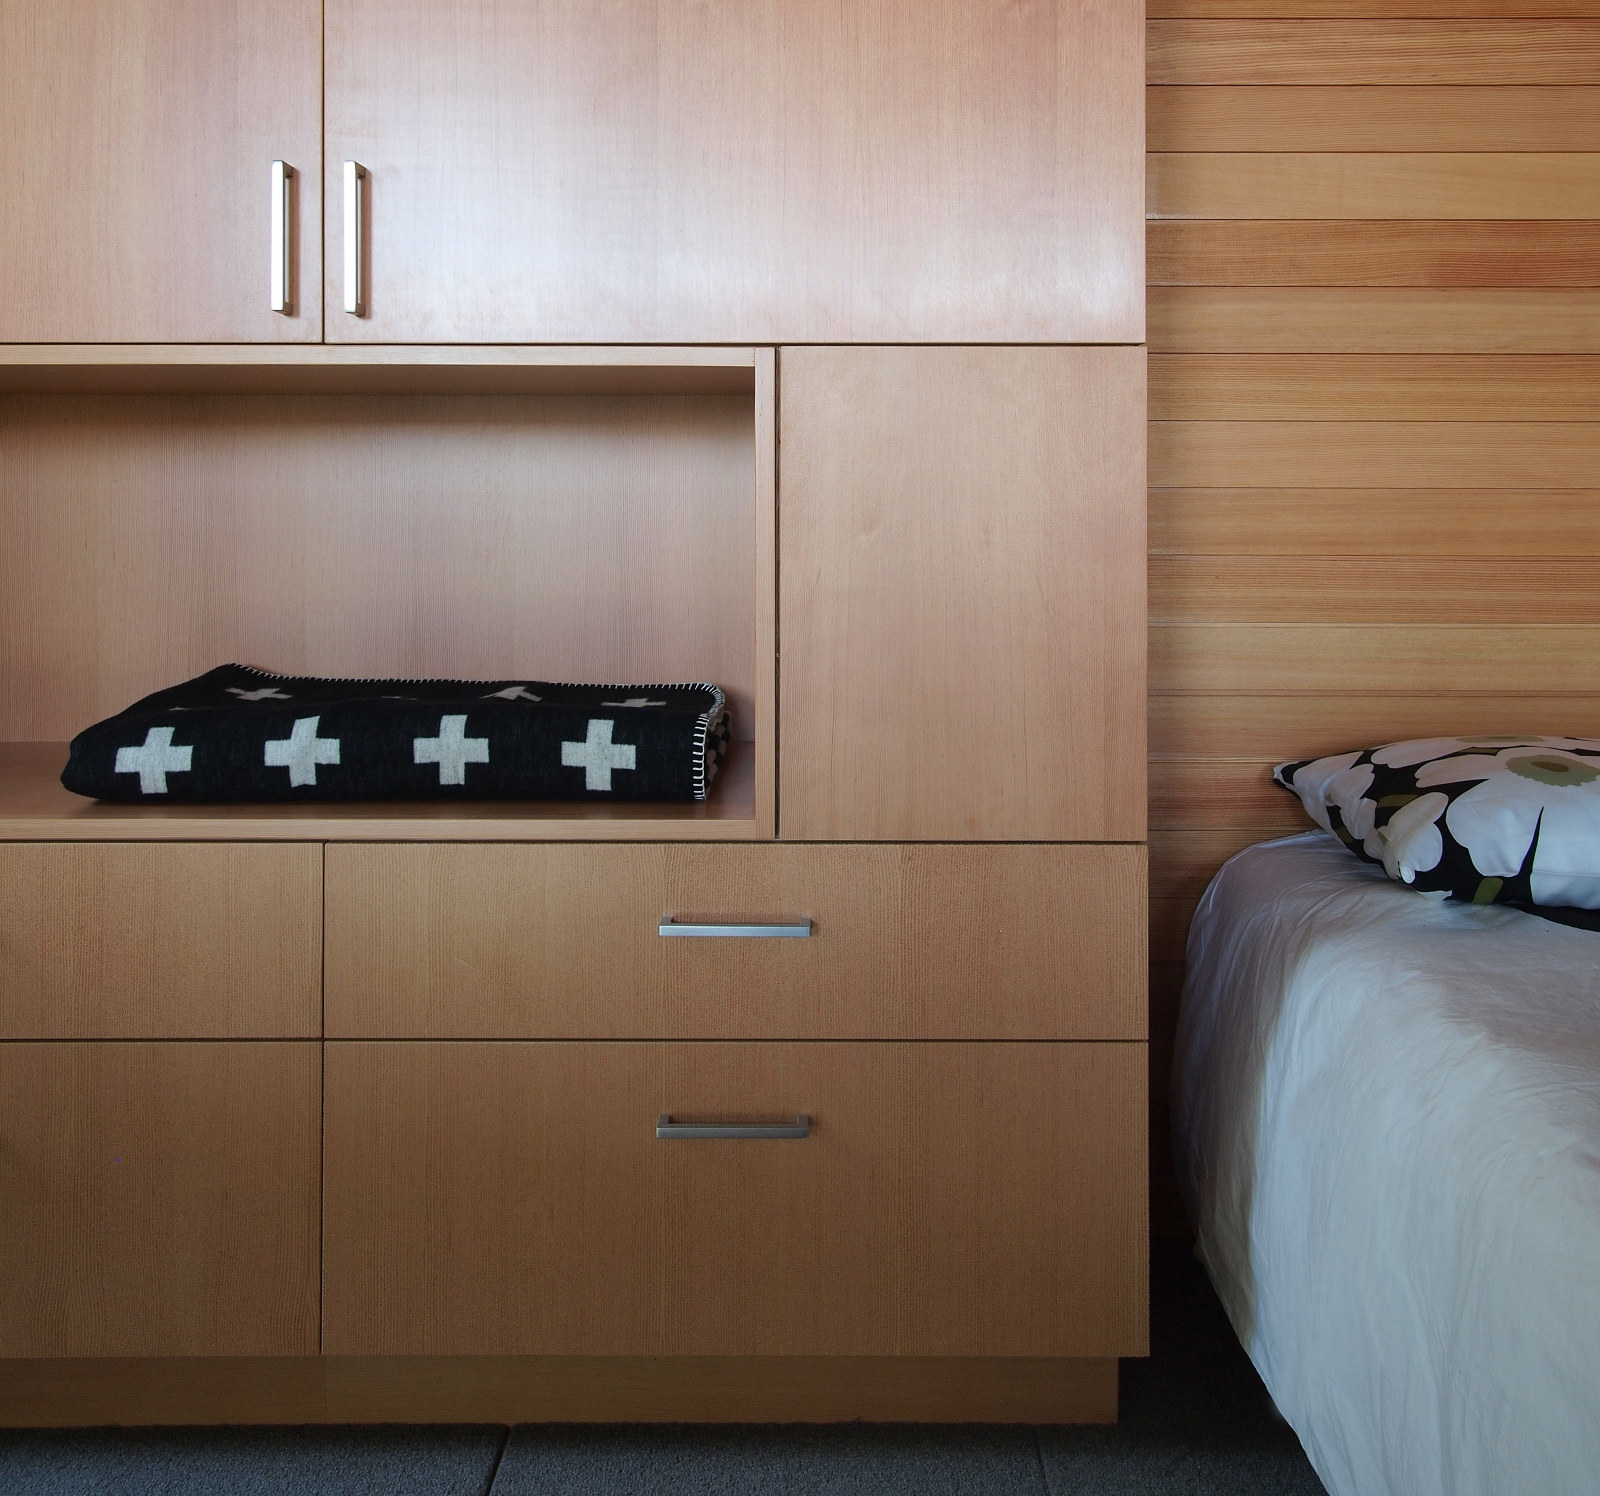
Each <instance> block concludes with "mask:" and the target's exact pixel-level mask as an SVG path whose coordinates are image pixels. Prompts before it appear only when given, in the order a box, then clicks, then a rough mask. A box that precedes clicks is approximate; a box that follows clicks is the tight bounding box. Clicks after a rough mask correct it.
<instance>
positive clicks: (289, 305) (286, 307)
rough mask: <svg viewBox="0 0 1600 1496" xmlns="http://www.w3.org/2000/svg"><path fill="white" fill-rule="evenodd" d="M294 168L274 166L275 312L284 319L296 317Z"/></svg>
mask: <svg viewBox="0 0 1600 1496" xmlns="http://www.w3.org/2000/svg"><path fill="white" fill-rule="evenodd" d="M293 180H294V168H293V167H292V166H290V165H289V163H288V162H287V161H274V162H273V163H272V310H273V311H275V312H282V313H283V315H284V316H285V317H292V316H293V315H294V287H293V285H291V284H290V273H289V272H290V266H291V265H292V264H293V263H294V259H293V245H292V243H291V236H292V234H293V232H294V230H293V225H292V223H291V221H290V208H289V183H290V182H291V181H293Z"/></svg>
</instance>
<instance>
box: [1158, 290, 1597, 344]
mask: <svg viewBox="0 0 1600 1496" xmlns="http://www.w3.org/2000/svg"><path fill="white" fill-rule="evenodd" d="M1149 315H1150V351H1151V352H1152V353H1600V290H1592V289H1591V290H1559V291H1551V290H1544V289H1536V290H1520V289H1505V290H1467V291H1458V290H1443V291H1440V290H1433V289H1415V290H1413V289H1406V290H1395V289H1392V288H1388V287H1378V288H1368V287H1350V288H1340V289H1324V288H1320V287H1319V288H1314V289H1312V288H1307V289H1300V288H1284V287H1279V286H1227V287H1213V286H1151V287H1150V290H1149Z"/></svg>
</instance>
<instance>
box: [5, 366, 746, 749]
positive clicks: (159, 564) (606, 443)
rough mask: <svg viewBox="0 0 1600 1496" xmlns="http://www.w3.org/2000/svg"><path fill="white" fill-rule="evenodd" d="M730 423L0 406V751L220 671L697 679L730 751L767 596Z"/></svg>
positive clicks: (624, 403) (401, 406) (693, 415)
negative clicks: (717, 698) (723, 704)
mask: <svg viewBox="0 0 1600 1496" xmlns="http://www.w3.org/2000/svg"><path fill="white" fill-rule="evenodd" d="M752 412H753V404H752V399H751V397H749V396H745V397H741V396H737V395H705V396H671V395H661V396H653V395H639V396H599V395H596V396H583V397H577V396H574V397H561V396H534V395H529V396H503V397H502V396H376V395H374V396H332V395H329V396H310V395H307V396H292V395H281V396H280V395H260V396H243V395H240V396H199V395H195V396H185V395H165V396H145V397H141V396H131V395H130V396H113V395H53V396H26V395H17V396H14V397H10V398H8V399H7V400H5V401H4V402H3V403H0V581H3V585H0V738H12V739H18V738H20V739H29V738H37V739H61V738H68V737H71V736H72V734H74V733H76V732H78V731H80V730H81V729H82V728H84V727H86V726H87V725H88V724H89V723H91V722H93V721H95V720H97V719H98V718H101V717H104V716H107V715H109V714H110V713H112V712H115V711H120V710H121V709H122V708H123V707H125V706H127V705H128V704H129V703H130V702H132V701H134V700H136V699H137V698H138V697H140V696H143V695H145V694H146V693H148V692H150V691H152V690H156V689H159V688H161V687H163V686H168V685H172V684H174V683H175V682H177V681H181V680H183V679H185V678H187V677H189V676H192V675H196V674H198V673H199V672H201V671H203V670H207V669H210V668H211V667H212V666H214V665H218V664H221V663H223V662H225V661H229V660H240V661H243V662H245V663H249V664H255V665H260V666H263V667H265V668H267V669H271V670H276V671H281V672H284V673H289V674H293V673H297V672H305V673H311V674H318V675H334V676H402V677H403V676H421V677H426V676H446V677H468V678H485V679H494V678H501V679H503V678H507V677H518V676H523V677H532V678H536V679H546V680H598V681H640V682H649V681H674V680H710V681H716V682H718V683H719V684H721V685H722V686H723V687H724V689H725V690H726V691H727V693H728V696H729V700H730V703H731V708H732V711H733V714H734V730H735V732H736V734H737V735H739V736H741V737H744V738H748V737H749V736H750V735H751V733H752V732H753V730H754V724H755V720H756V714H755V687H756V681H757V666H756V647H757V616H756V597H757V594H758V591H760V590H761V589H762V588H763V587H766V588H768V589H770V586H771V582H770V573H769V574H768V579H766V580H763V579H760V578H758V577H757V575H756V570H755V565H756V562H755V554H756V549H755V548H756V532H757V528H758V504H757V501H756V493H755V488H754V482H755V464H754V445H755V431H754V423H753V416H752ZM768 498H769V500H770V495H769V496H768ZM709 578H717V579H719V582H721V585H709V584H708V579H709ZM46 662H48V668H46Z"/></svg>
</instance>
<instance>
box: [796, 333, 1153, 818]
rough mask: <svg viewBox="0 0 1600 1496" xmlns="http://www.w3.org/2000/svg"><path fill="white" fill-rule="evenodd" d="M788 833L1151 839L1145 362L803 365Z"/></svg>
mask: <svg viewBox="0 0 1600 1496" xmlns="http://www.w3.org/2000/svg"><path fill="white" fill-rule="evenodd" d="M781 363H782V380H781V422H782V446H781V449H780V450H781V467H782V470H781V474H780V483H781V493H782V498H781V504H780V510H779V541H778V545H779V639H780V656H779V659H780V670H779V675H780V682H779V703H780V713H779V724H780V726H779V733H780V737H779V834H780V835H781V836H783V837H785V838H791V839H802V840H804V839H817V840H827V839H835V838H837V839H868V840H872V839H880V840H969V839H970V840H1018V841H1030V840H1040V841H1053V840H1060V841H1074V840H1085V841H1138V840H1142V839H1143V837H1144V834H1145V817H1144V797H1145V777H1144V770H1143V768H1142V764H1143V760H1144V753H1145V727H1144V719H1145V707H1144V692H1145V628H1146V624H1145V571H1146V560H1145V436H1144V422H1145V358H1144V351H1143V350H1142V349H1139V348H1081V349H1069V348H903V347H902V348H785V349H783V350H782V354H781Z"/></svg>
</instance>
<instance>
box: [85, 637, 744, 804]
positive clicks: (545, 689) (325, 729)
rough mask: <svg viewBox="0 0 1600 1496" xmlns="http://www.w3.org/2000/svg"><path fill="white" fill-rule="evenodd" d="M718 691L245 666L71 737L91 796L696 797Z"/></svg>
mask: <svg viewBox="0 0 1600 1496" xmlns="http://www.w3.org/2000/svg"><path fill="white" fill-rule="evenodd" d="M728 731H729V719H728V712H727V708H726V705H725V703H724V701H723V695H722V692H721V691H720V690H719V689H718V688H717V687H716V686H709V685H678V686H582V685H559V684H554V683H552V682H550V681H536V680H520V681H502V680H490V681H456V680H321V679H316V678H313V677H305V676H292V675H271V674H268V673H267V672H266V671H264V670H253V669H250V668H249V667H248V666H245V665H221V666H219V667H218V668H217V669H215V670H210V671H207V672H206V674H204V675H201V676H197V677H196V678H195V679H194V680H191V681H185V682H184V684H183V685H181V686H173V687H172V688H171V689H169V690H166V691H157V692H156V693H155V694H154V695H153V696H146V697H145V698H144V700H142V701H136V702H135V703H134V704H133V705H132V706H130V707H129V708H128V709H127V710H126V711H122V712H118V713H117V715H116V716H114V717H107V718H106V720H105V721H104V722H97V723H95V725H94V726H93V727H90V728H86V729H85V730H84V731H83V732H80V733H79V734H78V735H77V737H75V738H74V739H73V740H72V753H71V757H70V758H69V759H68V760H67V767H66V769H65V770H64V771H63V772H62V775H61V782H62V784H64V785H65V786H66V787H67V788H68V789H69V790H72V791H73V792H74V793H76V794H79V795H92V796H94V797H95V798H96V799H100V800H143V801H153V802H168V803H170V802H173V801H191V802H194V801H201V802H204V801H227V800H704V799H705V797H706V792H707V790H708V789H709V788H710V785H711V781H712V779H713V778H714V777H715V775H716V772H717V768H718V765H719V764H720V763H721V762H722V759H723V756H724V755H725V753H726V752H727V746H728Z"/></svg>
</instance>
